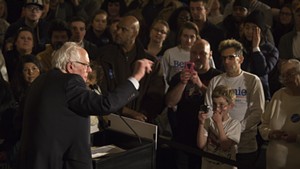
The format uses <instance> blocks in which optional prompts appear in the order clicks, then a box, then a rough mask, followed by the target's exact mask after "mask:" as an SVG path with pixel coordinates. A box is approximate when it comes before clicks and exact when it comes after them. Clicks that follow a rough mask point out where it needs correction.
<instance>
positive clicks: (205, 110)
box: [199, 104, 211, 113]
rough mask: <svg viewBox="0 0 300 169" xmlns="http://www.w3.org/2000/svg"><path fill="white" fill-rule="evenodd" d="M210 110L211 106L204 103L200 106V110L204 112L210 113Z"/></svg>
mask: <svg viewBox="0 0 300 169" xmlns="http://www.w3.org/2000/svg"><path fill="white" fill-rule="evenodd" d="M210 110H211V108H210V106H208V105H205V104H203V105H201V106H200V110H199V111H200V112H204V113H208V112H209V111H210Z"/></svg>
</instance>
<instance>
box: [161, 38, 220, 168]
mask: <svg viewBox="0 0 300 169" xmlns="http://www.w3.org/2000/svg"><path fill="white" fill-rule="evenodd" d="M190 55H191V58H190V62H192V63H193V64H194V68H191V69H188V68H185V69H184V70H182V71H181V72H179V73H177V74H175V75H174V76H173V78H172V79H171V81H170V87H169V89H168V92H167V94H166V103H167V106H168V107H169V108H173V107H175V106H177V110H176V112H174V111H171V110H170V111H169V120H170V124H171V126H172V132H173V136H174V140H175V141H177V142H179V143H182V144H185V145H188V146H191V147H197V144H196V141H197V130H198V119H197V116H198V112H199V109H200V105H202V104H204V97H205V92H206V87H207V86H208V83H209V81H210V79H212V78H213V77H215V76H217V75H219V74H221V71H219V70H217V69H214V68H212V67H211V66H210V60H211V58H212V51H211V49H210V44H209V43H208V42H207V41H206V40H204V39H200V40H197V41H196V42H195V43H194V45H193V46H192V48H191V52H190ZM176 156H177V157H176V166H177V168H188V169H196V168H197V169H198V168H200V166H201V165H200V162H201V160H199V159H200V158H199V157H198V156H196V155H193V154H188V153H185V152H182V151H178V152H177V153H176Z"/></svg>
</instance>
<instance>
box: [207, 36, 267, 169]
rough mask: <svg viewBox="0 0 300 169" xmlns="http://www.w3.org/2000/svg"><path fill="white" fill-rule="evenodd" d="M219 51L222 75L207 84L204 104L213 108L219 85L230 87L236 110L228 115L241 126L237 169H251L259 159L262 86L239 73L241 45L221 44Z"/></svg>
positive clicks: (262, 99)
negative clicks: (213, 98) (222, 67)
mask: <svg viewBox="0 0 300 169" xmlns="http://www.w3.org/2000/svg"><path fill="white" fill-rule="evenodd" d="M219 51H220V54H221V56H220V58H221V59H222V61H223V65H224V69H225V73H223V74H220V75H218V76H216V77H214V78H213V79H212V80H211V81H210V82H209V85H208V87H207V92H206V96H205V103H206V104H207V105H209V106H212V107H213V102H212V98H211V96H212V91H213V90H214V88H215V87H216V86H218V85H227V86H230V87H231V88H232V90H234V91H235V94H236V96H237V97H236V102H235V106H234V107H233V109H231V110H230V113H229V114H230V116H231V117H232V118H233V119H237V120H238V121H240V123H241V138H240V142H239V144H238V153H237V156H236V161H237V165H238V168H239V169H253V168H255V163H256V161H257V155H258V154H257V150H258V145H257V140H256V135H257V125H258V124H259V122H260V118H261V115H262V113H263V112H264V108H265V96H264V91H263V87H262V83H261V80H260V79H259V77H258V76H256V75H254V74H252V73H249V72H246V71H244V70H242V69H241V65H242V63H243V61H244V56H243V45H242V44H241V43H240V42H239V41H237V40H234V39H227V40H224V41H222V42H221V43H220V45H219ZM210 113H211V112H210ZM210 115H212V114H210Z"/></svg>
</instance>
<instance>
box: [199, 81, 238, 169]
mask: <svg viewBox="0 0 300 169" xmlns="http://www.w3.org/2000/svg"><path fill="white" fill-rule="evenodd" d="M235 98H236V95H235V92H234V90H231V89H230V88H228V87H227V86H225V85H219V86H216V87H215V89H214V90H213V92H212V100H213V115H212V117H210V118H208V116H209V115H208V112H205V111H200V112H199V115H198V119H199V128H198V135H197V144H198V147H199V148H200V149H203V150H204V151H206V152H209V153H213V154H216V155H218V156H221V157H225V158H228V159H231V160H235V156H236V153H237V144H238V143H239V141H240V134H241V124H240V122H239V121H238V120H235V119H232V118H231V117H230V115H229V110H231V109H232V108H233V106H234V101H235ZM201 168H202V169H235V168H236V167H234V166H231V165H228V164H225V163H222V162H219V161H215V160H212V159H209V158H206V157H203V158H202V166H201Z"/></svg>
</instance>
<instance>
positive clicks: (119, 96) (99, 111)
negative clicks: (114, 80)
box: [65, 76, 138, 116]
mask: <svg viewBox="0 0 300 169" xmlns="http://www.w3.org/2000/svg"><path fill="white" fill-rule="evenodd" d="M65 89H66V96H67V102H68V105H69V107H70V109H72V110H73V111H75V112H76V113H78V114H80V115H83V116H88V115H106V114H109V113H110V112H116V111H118V110H119V109H120V108H122V107H123V106H125V105H126V104H127V103H128V102H130V101H131V100H133V99H134V98H136V97H137V95H138V91H137V90H136V89H135V87H134V85H133V84H132V83H131V82H130V81H129V80H127V81H126V82H125V83H123V84H121V85H119V86H118V87H117V88H116V89H115V90H114V91H112V92H109V93H108V94H107V95H98V94H96V93H95V92H93V91H90V90H89V89H87V88H86V85H85V83H84V81H83V80H82V78H81V77H79V76H77V77H74V78H72V79H70V80H69V81H68V83H67V84H66V87H65Z"/></svg>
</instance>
